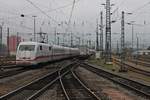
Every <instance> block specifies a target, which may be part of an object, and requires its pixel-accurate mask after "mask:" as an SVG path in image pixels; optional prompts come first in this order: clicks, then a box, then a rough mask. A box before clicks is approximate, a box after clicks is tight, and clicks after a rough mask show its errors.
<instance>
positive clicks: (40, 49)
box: [16, 42, 79, 65]
mask: <svg viewBox="0 0 150 100" xmlns="http://www.w3.org/2000/svg"><path fill="white" fill-rule="evenodd" d="M77 55H79V50H78V49H77V48H69V47H63V46H58V45H49V44H45V43H38V42H21V43H20V44H19V46H18V48H17V54H16V64H17V65H36V64H39V63H45V62H50V61H55V60H61V59H65V58H71V57H74V56H77Z"/></svg>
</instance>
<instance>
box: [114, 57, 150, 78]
mask: <svg viewBox="0 0 150 100" xmlns="http://www.w3.org/2000/svg"><path fill="white" fill-rule="evenodd" d="M115 61H116V64H118V65H120V64H121V63H120V61H119V60H117V59H115ZM124 65H125V66H128V70H130V71H132V72H136V73H139V74H142V75H145V76H150V72H149V71H146V70H143V69H139V68H136V67H134V66H132V65H129V64H127V63H125V62H124Z"/></svg>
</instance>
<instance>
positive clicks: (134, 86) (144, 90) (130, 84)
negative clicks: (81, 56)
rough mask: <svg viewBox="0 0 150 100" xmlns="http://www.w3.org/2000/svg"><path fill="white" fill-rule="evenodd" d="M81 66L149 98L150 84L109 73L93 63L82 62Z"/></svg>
mask: <svg viewBox="0 0 150 100" xmlns="http://www.w3.org/2000/svg"><path fill="white" fill-rule="evenodd" d="M81 66H83V67H84V68H86V69H88V70H90V71H92V72H94V73H96V74H97V75H99V76H102V77H105V78H107V79H109V80H111V81H113V82H114V83H117V84H119V85H121V86H124V87H126V88H128V89H130V90H132V91H134V92H136V93H137V94H139V95H141V96H143V97H146V98H148V99H150V86H148V85H145V84H142V83H139V82H137V81H133V80H131V79H128V78H125V77H121V76H119V75H117V74H114V73H111V72H109V71H106V70H104V69H100V68H96V66H95V65H92V64H89V63H82V64H81Z"/></svg>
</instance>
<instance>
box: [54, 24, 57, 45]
mask: <svg viewBox="0 0 150 100" xmlns="http://www.w3.org/2000/svg"><path fill="white" fill-rule="evenodd" d="M56 40H57V31H56V27H55V32H54V43H55V44H57V43H56Z"/></svg>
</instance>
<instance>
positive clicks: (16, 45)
mask: <svg viewBox="0 0 150 100" xmlns="http://www.w3.org/2000/svg"><path fill="white" fill-rule="evenodd" d="M18 45H19V32H17V45H16V49H17V47H18Z"/></svg>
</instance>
